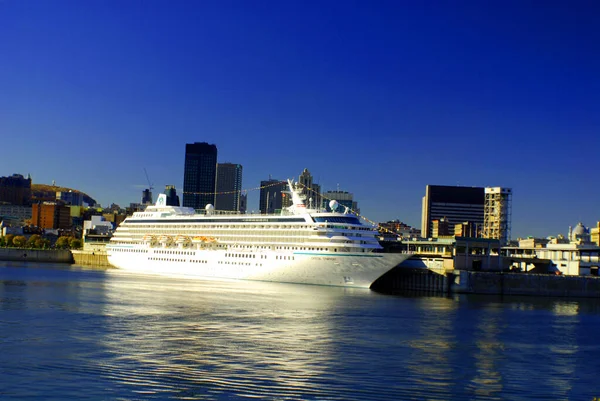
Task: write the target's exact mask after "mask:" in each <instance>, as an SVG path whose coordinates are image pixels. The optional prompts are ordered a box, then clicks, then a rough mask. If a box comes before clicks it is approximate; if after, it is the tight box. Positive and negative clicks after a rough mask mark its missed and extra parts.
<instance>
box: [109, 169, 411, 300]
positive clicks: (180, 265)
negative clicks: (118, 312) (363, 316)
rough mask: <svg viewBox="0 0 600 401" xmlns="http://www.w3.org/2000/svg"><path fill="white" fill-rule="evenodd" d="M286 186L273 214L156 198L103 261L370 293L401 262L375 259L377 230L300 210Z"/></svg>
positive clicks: (124, 228)
mask: <svg viewBox="0 0 600 401" xmlns="http://www.w3.org/2000/svg"><path fill="white" fill-rule="evenodd" d="M288 185H289V188H290V191H289V193H290V194H291V196H292V199H293V204H292V206H290V207H288V208H287V209H285V210H283V211H282V213H281V214H279V215H254V214H251V215H244V214H227V213H225V214H221V213H218V212H216V211H214V210H213V207H212V205H208V206H207V208H206V211H205V213H203V214H201V213H196V211H195V210H194V209H191V208H186V207H179V206H169V205H167V204H166V203H167V202H166V196H165V195H164V194H161V195H159V198H158V200H157V202H156V205H153V206H152V205H151V206H148V207H147V208H146V210H145V211H143V212H136V213H134V214H133V216H131V217H128V218H127V219H125V221H123V222H122V223H121V224H120V226H119V228H118V229H117V230H116V231H115V233H114V235H113V237H112V238H111V241H110V243H109V244H108V245H107V247H106V249H107V253H108V261H109V262H110V263H111V264H112V265H113V266H115V267H118V268H121V269H124V270H131V271H138V272H142V273H156V274H163V275H169V276H185V277H198V278H216V279H237V280H260V281H276V282H284V283H301V284H317V285H332V286H344V287H361V288H369V287H370V286H371V284H372V283H373V282H374V281H375V280H377V279H378V278H379V277H381V276H382V275H383V274H384V273H386V272H387V271H389V270H391V269H392V268H394V267H395V266H397V265H398V264H400V263H401V262H402V261H404V260H406V259H407V258H408V255H406V254H384V253H378V252H377V251H380V250H381V249H382V247H381V245H380V244H379V242H378V241H377V237H376V236H377V230H376V229H375V227H373V226H370V225H365V224H363V223H362V222H361V221H360V220H359V218H358V217H357V216H355V215H352V214H349V213H337V212H326V211H319V210H313V209H311V210H307V209H306V207H305V205H304V204H303V202H302V199H301V196H300V194H299V190H298V188H295V187H294V185H293V183H292V182H291V181H290V180H288ZM334 206H335V205H334ZM333 209H335V207H333Z"/></svg>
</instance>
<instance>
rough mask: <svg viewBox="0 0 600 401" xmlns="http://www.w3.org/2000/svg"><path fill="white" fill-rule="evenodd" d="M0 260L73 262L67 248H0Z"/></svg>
mask: <svg viewBox="0 0 600 401" xmlns="http://www.w3.org/2000/svg"><path fill="white" fill-rule="evenodd" d="M0 260H3V261H9V262H13V261H18V262H40V263H46V262H49V263H73V256H72V255H71V251H69V250H68V249H28V248H0Z"/></svg>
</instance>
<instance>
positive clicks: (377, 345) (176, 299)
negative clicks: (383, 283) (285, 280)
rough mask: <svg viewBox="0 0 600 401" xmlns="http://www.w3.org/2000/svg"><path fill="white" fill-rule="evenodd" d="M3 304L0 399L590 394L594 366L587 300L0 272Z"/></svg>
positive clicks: (593, 319)
mask: <svg viewBox="0 0 600 401" xmlns="http://www.w3.org/2000/svg"><path fill="white" fill-rule="evenodd" d="M0 308H1V312H2V313H1V314H0V324H1V329H2V330H0V366H1V367H2V368H1V371H2V373H3V374H2V376H0V377H1V378H0V388H2V389H3V390H2V396H3V398H26V397H29V398H32V399H39V398H44V399H49V398H51V397H52V396H55V399H70V398H81V384H82V383H85V384H86V388H85V394H86V396H87V397H89V398H96V399H165V398H169V399H215V398H232V399H236V398H260V399H302V400H305V399H329V400H346V399H353V400H374V399H384V400H385V399H389V400H397V399H413V400H417V399H418V400H421V399H481V400H484V399H485V400H487V399H510V400H518V399H522V400H527V399H591V398H592V397H594V396H596V395H595V394H592V391H593V389H594V388H596V383H597V377H596V375H597V372H598V371H600V347H599V346H598V343H597V340H596V339H595V336H594V335H593V333H595V332H597V331H598V329H600V309H599V308H598V302H597V301H592V300H583V301H582V300H564V299H536V298H531V297H513V298H508V297H504V298H501V297H489V296H488V297H477V296H460V297H452V298H443V297H423V296H419V297H414V296H407V297H405V296H386V295H381V294H376V293H373V292H370V291H368V290H361V289H344V288H336V287H316V286H302V285H285V284H276V283H256V282H223V281H189V280H181V279H167V278H161V277H156V276H142V275H137V274H128V273H126V272H121V271H115V270H109V271H94V270H84V269H78V268H72V267H69V266H66V267H65V266H50V267H48V266H44V267H40V266H35V267H23V268H21V267H19V268H12V269H9V268H6V267H5V266H2V265H1V264H0ZM49 395H50V396H49Z"/></svg>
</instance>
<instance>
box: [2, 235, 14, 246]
mask: <svg viewBox="0 0 600 401" xmlns="http://www.w3.org/2000/svg"><path fill="white" fill-rule="evenodd" d="M13 238H15V236H14V235H13V234H7V235H6V236H5V237H4V241H5V242H4V243H5V246H13Z"/></svg>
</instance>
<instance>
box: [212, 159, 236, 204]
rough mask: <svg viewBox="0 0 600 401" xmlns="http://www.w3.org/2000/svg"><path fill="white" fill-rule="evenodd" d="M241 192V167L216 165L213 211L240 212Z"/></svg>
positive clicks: (226, 164) (225, 164)
mask: <svg viewBox="0 0 600 401" xmlns="http://www.w3.org/2000/svg"><path fill="white" fill-rule="evenodd" d="M241 192H242V165H241V164H235V163H218V164H217V195H216V197H215V209H217V210H231V211H235V212H238V211H239V210H240V194H241Z"/></svg>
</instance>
